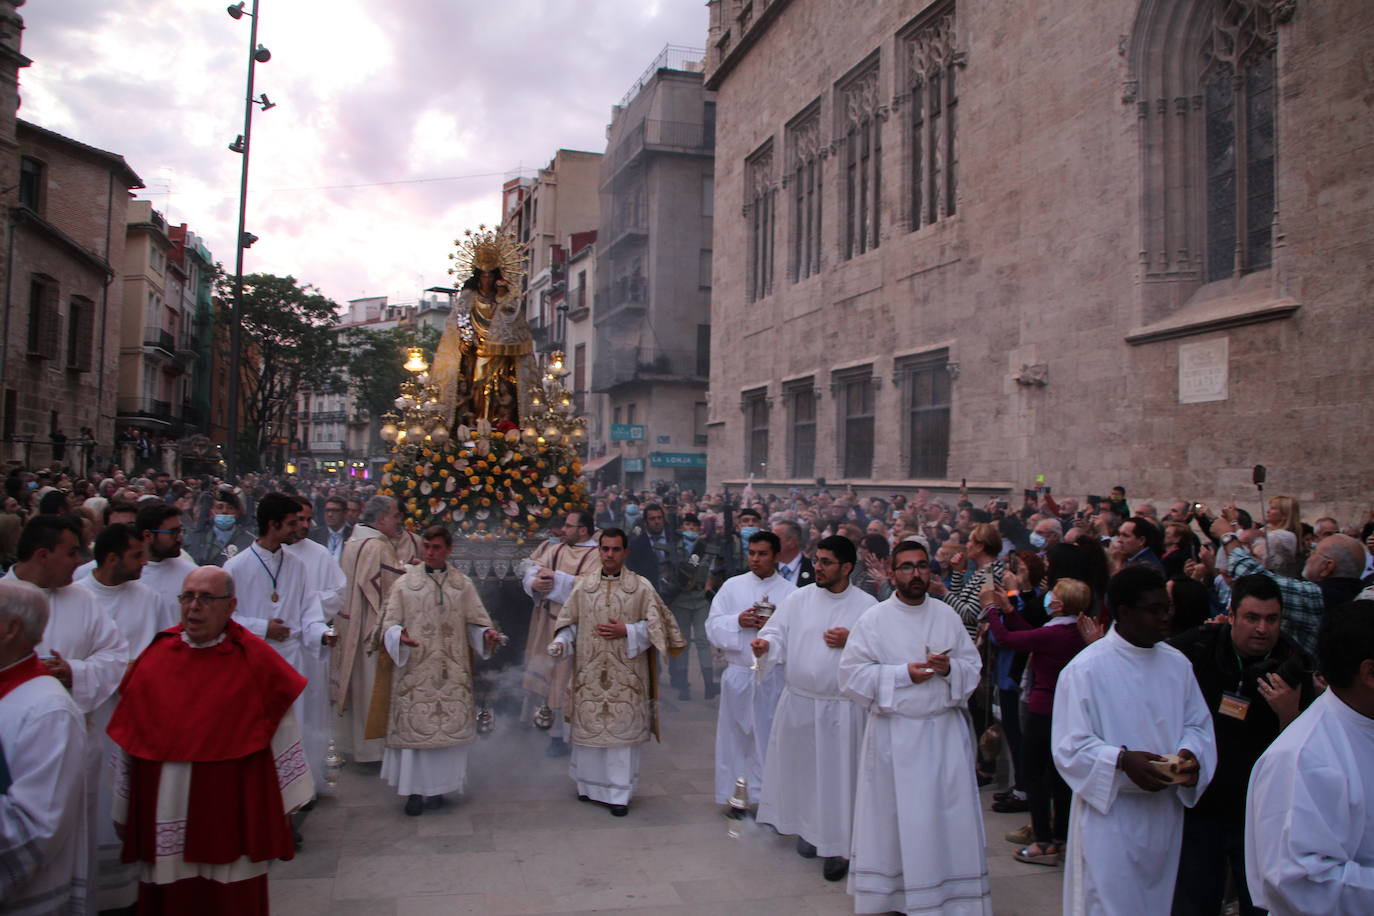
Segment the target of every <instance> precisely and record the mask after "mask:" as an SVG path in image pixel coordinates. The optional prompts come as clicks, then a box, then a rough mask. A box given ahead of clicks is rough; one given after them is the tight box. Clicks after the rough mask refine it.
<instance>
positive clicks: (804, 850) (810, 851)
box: [797, 837, 816, 859]
mask: <svg viewBox="0 0 1374 916" xmlns="http://www.w3.org/2000/svg"><path fill="white" fill-rule="evenodd" d="M797 855H799V856H801V857H802V858H803V859H814V858H816V847H815V846H812V845H811V844H810V843H808V842H806V840H803V839H802V838H801V837H797Z"/></svg>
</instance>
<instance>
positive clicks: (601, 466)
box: [582, 455, 620, 477]
mask: <svg viewBox="0 0 1374 916" xmlns="http://www.w3.org/2000/svg"><path fill="white" fill-rule="evenodd" d="M618 461H620V456H619V455H602V456H601V457H600V458H593V459H592V460H591V461H588V462H586V463H584V464H583V465H582V476H584V477H594V476H596V475H597V474H599V473H602V472H609V473H611V474H612V475H614V474H615V473H617V472H618V471H619V470H620V468H619V467H618V466H617V464H616V462H618Z"/></svg>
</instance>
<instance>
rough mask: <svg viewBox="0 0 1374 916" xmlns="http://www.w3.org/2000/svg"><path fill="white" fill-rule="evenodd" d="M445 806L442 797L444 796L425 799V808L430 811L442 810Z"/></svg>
mask: <svg viewBox="0 0 1374 916" xmlns="http://www.w3.org/2000/svg"><path fill="white" fill-rule="evenodd" d="M443 806H444V796H442V795H428V796H426V797H425V807H426V808H428V809H429V810H431V811H433V810H434V809H435V808H442V807H443Z"/></svg>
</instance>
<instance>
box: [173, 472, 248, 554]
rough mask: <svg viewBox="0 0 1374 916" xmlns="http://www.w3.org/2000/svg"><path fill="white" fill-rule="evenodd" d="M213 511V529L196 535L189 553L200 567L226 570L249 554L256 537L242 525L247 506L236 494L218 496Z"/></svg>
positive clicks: (212, 506)
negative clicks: (229, 563)
mask: <svg viewBox="0 0 1374 916" xmlns="http://www.w3.org/2000/svg"><path fill="white" fill-rule="evenodd" d="M210 511H211V513H212V514H211V517H210V525H209V526H208V527H205V528H201V529H200V530H198V531H196V532H194V533H193V535H192V537H191V542H190V543H189V544H187V545H186V550H187V552H188V553H190V554H191V558H192V559H193V560H195V561H196V565H198V566H223V565H224V564H225V562H226V561H228V560H230V559H233V558H234V557H235V556H237V555H238V553H239V551H242V550H247V549H248V546H249V545H250V544H252V543H253V540H254V536H253V532H252V530H251V529H250V528H249V527H248V526H247V525H245V524H244V523H243V521H242V519H243V504H242V503H240V502H239V498H238V496H237V495H235V493H234V491H233V490H230V489H227V488H226V489H223V490H220V491H219V492H217V493H216V494H215V499H214V502H213V503H211V505H210Z"/></svg>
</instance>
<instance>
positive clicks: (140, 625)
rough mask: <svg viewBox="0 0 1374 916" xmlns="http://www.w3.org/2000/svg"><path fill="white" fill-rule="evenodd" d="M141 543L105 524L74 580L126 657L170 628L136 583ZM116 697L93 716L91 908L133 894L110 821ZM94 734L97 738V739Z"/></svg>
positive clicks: (126, 530) (123, 528)
mask: <svg viewBox="0 0 1374 916" xmlns="http://www.w3.org/2000/svg"><path fill="white" fill-rule="evenodd" d="M145 551H146V547H145V545H144V542H143V539H142V538H140V537H139V536H138V532H137V531H135V530H134V527H133V526H132V525H123V524H118V523H116V524H113V525H106V526H105V528H104V529H103V530H102V531H101V532H100V534H99V535H97V536H96V539H95V546H94V548H93V549H92V553H93V554H94V557H95V563H96V566H95V570H94V572H93V573H92V574H91V575H90V576H88V577H87V578H85V579H82V580H81V581H80V582H78V583H77V587H78V588H84V589H85V590H87V591H88V592H90V593H91V594H92V595H93V596H94V597H95V601H96V604H97V605H98V606H99V607H100V608H101V610H103V611H105V612H106V613H108V614H109V615H110V619H112V620H113V621H114V623H115V626H116V627H118V628H119V632H120V634H121V635H122V636H123V637H124V641H125V642H126V643H127V644H128V646H129V659H130V661H132V660H133V659H135V658H137V657H138V656H139V654H140V653H141V652H142V651H143V650H144V649H146V648H147V647H148V646H149V644H151V643H152V641H153V637H154V636H156V635H157V633H158V631H159V630H164V629H166V628H167V627H170V626H173V625H174V624H175V623H176V622H177V621H176V620H173V619H169V616H168V615H167V614H166V613H165V610H166V608H165V606H164V605H163V603H162V599H161V598H159V597H158V595H157V593H156V592H154V591H153V590H152V589H151V588H149V587H148V586H146V585H144V584H143V583H142V582H141V581H139V577H140V576H141V574H142V572H143V568H144V563H145V560H144V557H145ZM118 700H119V696H118V694H116V695H115V696H112V697H110V698H109V699H108V700H106V701H105V702H104V703H102V704H101V705H100V708H99V709H97V710H96V713H95V716H94V721H93V725H94V729H93V732H92V735H91V740H92V741H95V740H99V741H100V742H101V745H102V752H101V757H102V759H103V760H105V761H106V765H105V768H104V770H103V771H102V772H101V776H100V779H99V781H98V788H99V792H100V804H99V808H98V809H97V815H96V821H95V829H96V835H97V843H98V863H97V873H96V875H95V890H96V907H95V908H96V909H98V910H115V909H120V908H121V907H126V906H129V905H131V904H132V903H133V902H134V900H135V899H136V898H137V896H138V874H137V870H136V869H133V868H131V867H129V866H127V865H125V864H124V863H122V862H121V861H120V852H121V850H122V849H123V846H124V844H123V843H122V842H121V841H120V839H119V837H118V836H117V835H116V834H115V831H114V821H112V820H111V819H110V804H111V795H110V779H111V776H110V765H109V761H110V760H111V759H112V756H113V755H114V752H115V750H116V748H115V745H114V742H113V741H111V740H110V738H109V737H108V736H107V735H105V726H106V725H108V724H109V722H110V714H111V713H113V712H114V708H115V704H116V703H117V702H118ZM97 734H98V738H97Z"/></svg>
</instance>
